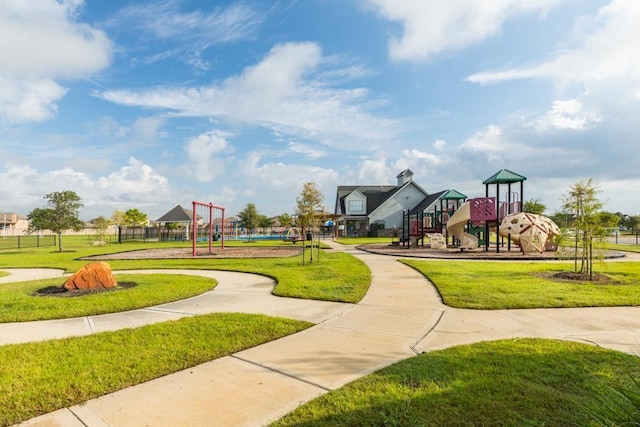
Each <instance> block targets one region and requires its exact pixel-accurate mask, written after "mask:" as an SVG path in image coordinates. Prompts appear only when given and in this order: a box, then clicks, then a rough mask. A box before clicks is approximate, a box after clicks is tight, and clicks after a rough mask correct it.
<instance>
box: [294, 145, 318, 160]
mask: <svg viewBox="0 0 640 427" xmlns="http://www.w3.org/2000/svg"><path fill="white" fill-rule="evenodd" d="M289 151H290V152H291V153H293V154H294V155H297V154H299V155H302V156H304V157H308V158H311V159H319V158H321V157H324V156H326V155H327V152H326V151H325V150H323V149H319V148H318V147H314V146H312V145H310V144H303V143H300V142H289Z"/></svg>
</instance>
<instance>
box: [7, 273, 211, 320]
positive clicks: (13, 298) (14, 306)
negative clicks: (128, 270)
mask: <svg viewBox="0 0 640 427" xmlns="http://www.w3.org/2000/svg"><path fill="white" fill-rule="evenodd" d="M114 276H115V278H116V280H117V281H118V283H120V285H119V286H118V287H116V288H115V289H116V290H111V291H108V292H99V293H93V294H87V295H83V296H80V297H72V298H71V297H66V298H60V297H57V296H54V295H47V296H36V291H37V290H39V289H42V288H45V287H49V286H60V285H61V284H62V283H61V281H60V279H49V280H37V281H32V282H26V283H7V284H4V285H0V322H26V321H31V320H47V319H63V318H69V317H79V316H93V315H97V314H104V313H114V312H118V311H126V310H134V309H137V308H143V307H150V306H153V305H158V304H163V303H167V302H171V301H179V300H182V299H185V298H189V297H192V296H195V295H199V294H202V293H203V292H206V291H208V290H211V289H213V288H214V287H215V285H216V281H215V280H213V279H208V278H204V277H198V276H184V275H174V274H130V275H124V274H122V275H121V274H115V275H114ZM126 283H131V284H135V286H134V287H131V288H125V287H124V286H125V284H126Z"/></svg>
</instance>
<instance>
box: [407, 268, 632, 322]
mask: <svg viewBox="0 0 640 427" xmlns="http://www.w3.org/2000/svg"><path fill="white" fill-rule="evenodd" d="M402 262H403V263H405V264H407V265H409V266H411V267H413V268H415V269H416V270H418V271H420V272H421V273H422V274H424V275H425V276H426V277H427V278H428V279H429V280H431V281H432V282H433V284H434V285H435V286H436V288H437V289H438V291H439V292H440V295H441V296H442V299H443V301H444V303H445V304H447V305H448V306H451V307H457V308H473V309H484V310H494V309H509V308H512V309H515V308H543V307H596V306H599V307H601V306H637V305H640V263H638V262H607V263H599V264H598V265H597V266H596V268H595V269H596V272H598V273H603V274H605V275H606V276H608V277H609V278H610V279H611V283H609V284H601V283H592V282H588V281H587V282H560V281H556V280H551V279H550V278H548V277H545V276H546V275H549V274H553V273H556V272H561V271H567V272H570V271H573V263H556V262H468V261H467V262H465V261H447V262H442V261H425V260H416V259H412V260H403V261H402Z"/></svg>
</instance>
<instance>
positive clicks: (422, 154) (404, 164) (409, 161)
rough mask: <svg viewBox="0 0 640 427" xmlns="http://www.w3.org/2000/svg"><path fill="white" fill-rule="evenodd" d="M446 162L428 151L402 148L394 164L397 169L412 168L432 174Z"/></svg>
mask: <svg viewBox="0 0 640 427" xmlns="http://www.w3.org/2000/svg"><path fill="white" fill-rule="evenodd" d="M443 164H444V160H443V159H442V158H440V157H438V156H436V155H434V154H431V153H428V152H426V151H420V150H416V149H415V148H412V149H410V150H409V149H405V150H402V157H400V158H399V159H398V160H397V161H396V162H395V163H394V165H393V169H394V170H396V171H402V170H404V169H411V170H412V171H414V172H416V171H419V172H420V173H421V174H422V175H430V174H433V173H434V172H436V171H437V168H438V167H440V166H442V165H443Z"/></svg>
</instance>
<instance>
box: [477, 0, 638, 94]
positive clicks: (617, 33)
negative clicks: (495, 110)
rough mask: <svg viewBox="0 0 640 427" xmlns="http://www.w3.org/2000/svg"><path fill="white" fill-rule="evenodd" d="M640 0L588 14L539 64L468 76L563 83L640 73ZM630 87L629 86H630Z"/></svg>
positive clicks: (483, 80) (479, 80)
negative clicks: (639, 43) (562, 45)
mask: <svg viewBox="0 0 640 427" xmlns="http://www.w3.org/2000/svg"><path fill="white" fill-rule="evenodd" d="M639 20H640V2H637V1H634V0H613V1H611V2H610V3H609V4H608V5H606V6H604V7H602V8H601V9H600V10H599V11H598V13H597V15H596V16H595V17H592V18H589V17H584V18H583V19H581V20H579V21H578V24H577V25H576V27H575V28H574V31H573V35H572V38H571V39H572V40H574V41H573V42H572V41H571V40H570V41H568V42H567V43H568V44H574V45H575V46H574V47H566V48H564V49H562V50H561V51H559V52H558V53H556V54H555V55H554V57H553V58H552V59H551V60H549V61H546V62H541V63H539V64H537V65H531V66H523V67H519V68H511V69H506V70H503V71H487V72H481V73H477V74H474V75H472V76H470V77H469V78H468V80H469V81H471V82H475V83H481V84H486V83H495V82H500V81H505V80H514V79H525V78H547V79H552V80H553V81H555V82H557V83H558V84H559V85H568V84H574V83H578V84H585V83H593V82H600V81H603V80H608V79H615V78H621V77H631V78H632V79H633V80H635V81H636V88H637V87H638V86H637V80H638V78H639V77H640V56H638V54H637V50H638V48H637V43H636V40H638V38H639V37H640V27H639V26H638V21H639ZM627 90H628V88H627Z"/></svg>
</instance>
